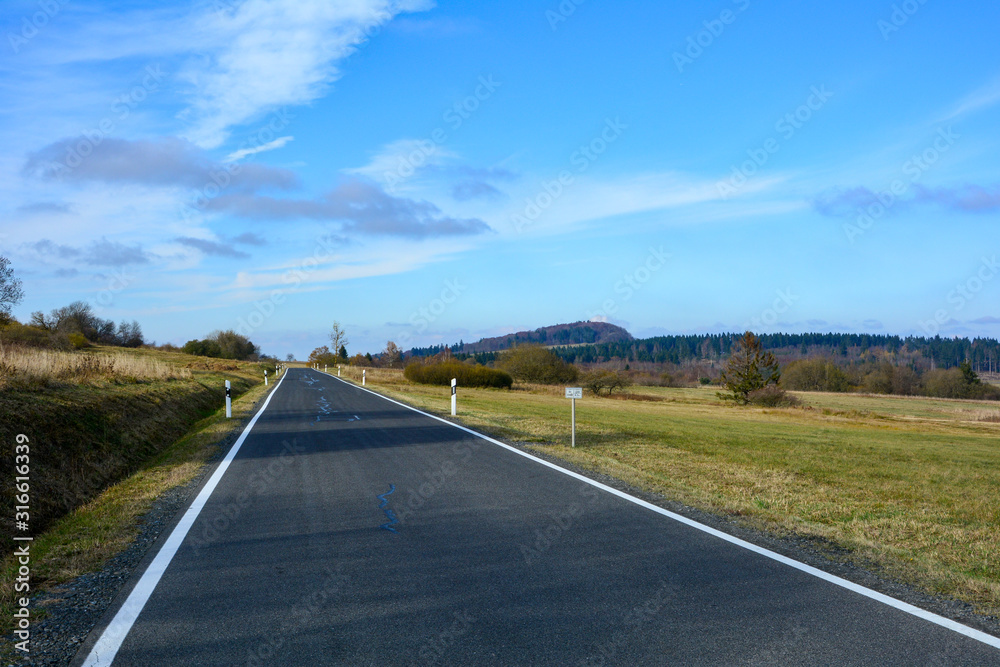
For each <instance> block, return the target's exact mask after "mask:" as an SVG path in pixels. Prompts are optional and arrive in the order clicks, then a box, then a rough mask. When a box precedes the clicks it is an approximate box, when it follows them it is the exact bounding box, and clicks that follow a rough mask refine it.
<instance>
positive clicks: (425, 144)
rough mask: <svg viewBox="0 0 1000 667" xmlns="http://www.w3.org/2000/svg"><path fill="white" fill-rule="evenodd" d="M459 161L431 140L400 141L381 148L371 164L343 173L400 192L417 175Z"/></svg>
mask: <svg viewBox="0 0 1000 667" xmlns="http://www.w3.org/2000/svg"><path fill="white" fill-rule="evenodd" d="M457 158H458V155H456V154H455V153H453V152H451V151H449V150H448V149H447V148H445V147H444V146H442V145H441V144H439V143H436V142H434V141H432V140H431V139H399V140H397V141H393V142H391V143H388V144H386V145H384V146H382V148H380V149H379V150H378V152H376V153H375V154H374V155H372V156H371V159H369V160H368V164H366V165H364V166H362V167H355V168H353V169H345V170H344V172H345V173H348V174H354V175H358V176H364V177H366V178H369V179H371V180H373V181H375V182H376V183H378V184H379V185H381V186H382V187H385V188H390V189H391V190H392V191H398V190H401V189H406V188H401V187H400V186H401V185H403V184H404V183H406V182H407V181H410V180H411V179H412V178H413V177H414V176H415V175H416V174H417V172H419V171H422V170H426V169H427V168H428V167H432V166H440V165H443V164H445V163H447V162H449V161H451V160H454V159H457ZM414 184H415V183H414Z"/></svg>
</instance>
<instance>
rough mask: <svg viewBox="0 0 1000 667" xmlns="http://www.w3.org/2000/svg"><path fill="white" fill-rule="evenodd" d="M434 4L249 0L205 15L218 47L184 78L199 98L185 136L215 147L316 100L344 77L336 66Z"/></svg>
mask: <svg viewBox="0 0 1000 667" xmlns="http://www.w3.org/2000/svg"><path fill="white" fill-rule="evenodd" d="M430 6H431V5H430V4H428V3H427V2H418V1H414V0H409V1H402V2H391V1H386V0H354V1H353V2H336V3H331V2H328V1H325V0H313V1H311V2H309V1H303V0H246V2H243V3H242V4H239V5H237V6H236V7H235V8H233V9H232V10H231V11H219V12H216V11H211V12H207V13H205V14H203V15H202V16H201V17H200V20H199V21H198V25H197V33H198V35H199V36H200V37H204V38H205V39H208V40H210V43H214V44H215V45H216V48H215V49H213V50H211V51H209V52H208V55H207V57H199V58H197V59H193V60H192V61H191V62H189V63H188V66H187V67H186V68H185V70H184V71H183V73H182V77H183V78H184V79H185V80H186V82H187V83H188V84H189V85H190V87H191V90H192V91H193V93H192V94H193V96H194V100H193V101H192V103H191V105H190V106H189V108H188V109H186V110H185V111H184V112H183V113H182V116H181V117H182V119H184V120H186V121H188V122H189V123H190V124H191V129H190V130H189V131H188V132H187V133H186V136H187V138H189V139H190V140H191V141H193V142H194V143H197V144H198V145H201V146H204V147H215V146H218V145H220V144H221V143H223V142H224V141H225V140H226V138H227V137H228V135H229V129H230V128H231V127H233V126H234V125H239V124H243V123H247V122H251V121H252V120H253V119H254V118H256V117H259V116H260V115H261V114H263V113H266V112H267V111H269V110H271V109H275V108H278V107H281V106H285V105H301V104H307V103H309V102H312V101H313V100H316V99H318V98H319V97H321V96H322V95H323V94H324V93H325V91H326V89H327V88H328V86H329V85H330V84H331V83H332V82H333V81H335V80H336V79H338V78H340V76H341V70H340V69H339V66H338V63H340V61H342V60H344V59H345V58H346V57H347V56H349V55H350V54H351V53H353V52H354V51H355V50H356V49H357V48H358V47H359V46H360V45H362V44H363V43H364V42H365V41H367V39H368V35H369V34H374V31H375V30H376V29H377V28H380V27H381V26H382V25H384V24H386V23H388V22H389V21H390V20H392V18H393V17H394V16H396V15H397V14H399V13H401V12H409V11H422V10H425V9H428V8H430ZM199 51H200V53H204V49H203V48H202V49H199Z"/></svg>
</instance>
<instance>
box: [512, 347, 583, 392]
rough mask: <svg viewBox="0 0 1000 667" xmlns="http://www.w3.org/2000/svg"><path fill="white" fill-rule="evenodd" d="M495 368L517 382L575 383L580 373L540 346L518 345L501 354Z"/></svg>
mask: <svg viewBox="0 0 1000 667" xmlns="http://www.w3.org/2000/svg"><path fill="white" fill-rule="evenodd" d="M496 367H497V368H499V369H500V370H503V371H506V372H507V373H510V375H511V377H513V378H514V379H515V380H517V381H519V382H536V383H538V384H566V383H569V382H576V379H577V378H578V377H579V375H580V372H579V371H578V370H577V369H576V367H575V366H571V365H570V364H568V363H566V362H565V361H563V360H562V359H561V358H560V357H559V355H557V354H556V353H555V352H553V351H552V350H549V349H547V348H544V347H542V346H541V345H518V346H517V347H515V348H512V349H510V350H506V351H505V352H501V353H500V355H499V356H498V357H497V360H496Z"/></svg>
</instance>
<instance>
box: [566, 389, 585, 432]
mask: <svg viewBox="0 0 1000 667" xmlns="http://www.w3.org/2000/svg"><path fill="white" fill-rule="evenodd" d="M566 398H568V399H570V400H571V402H572V407H571V408H570V410H571V413H570V414H571V415H572V416H571V423H572V426H571V428H572V433H573V435H572V436H571V438H572V439H571V440H570V447H576V399H578V398H583V387H566Z"/></svg>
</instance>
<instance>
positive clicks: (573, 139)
mask: <svg viewBox="0 0 1000 667" xmlns="http://www.w3.org/2000/svg"><path fill="white" fill-rule="evenodd" d="M164 5H165V3H153V2H139V1H125V0H122V1H119V2H86V3H84V2H74V1H72V0H68V1H67V0H42V1H40V2H39V1H38V0H35V1H32V2H21V1H19V0H17V1H11V0H8V1H6V2H4V3H3V5H2V7H0V27H2V37H3V39H2V44H0V94H2V98H3V100H4V104H3V105H0V137H2V140H3V142H4V144H5V146H6V148H7V150H5V151H3V154H2V155H0V176H2V177H0V191H2V200H0V201H2V203H0V254H3V255H4V256H6V257H8V258H9V259H10V260H11V261H12V263H13V266H14V268H15V271H16V272H17V274H18V275H19V276H20V277H21V278H22V279H23V282H24V287H25V292H26V298H25V299H24V302H23V303H22V304H21V305H20V306H18V307H17V308H16V309H15V314H16V315H17V316H19V317H20V318H22V319H26V318H27V317H28V315H29V313H30V312H32V311H34V310H44V311H48V310H50V309H52V308H55V307H58V306H62V305H65V304H66V303H68V302H70V301H73V300H78V299H82V300H86V301H88V302H90V303H91V304H92V305H93V306H94V309H95V311H96V312H97V313H98V314H99V315H101V316H102V317H105V318H111V319H115V320H121V319H133V318H135V319H138V320H139V321H140V322H141V323H142V325H143V327H144V331H145V333H146V336H147V338H149V339H155V340H156V341H157V342H160V343H163V342H168V341H169V342H173V343H178V344H182V343H183V342H185V341H186V340H189V339H191V338H198V337H203V336H205V335H206V334H208V333H209V332H211V331H212V330H215V329H225V328H236V329H240V330H243V331H244V332H245V333H248V334H249V335H250V337H251V339H252V340H254V341H255V342H257V343H258V344H260V345H261V346H262V348H263V349H264V351H265V352H268V353H271V354H277V355H280V356H284V355H285V354H287V353H294V354H296V355H297V356H298V357H299V358H304V357H305V355H307V354H308V352H309V351H310V350H311V349H312V348H314V347H316V346H318V345H321V344H323V343H324V342H325V334H326V332H327V331H328V330H329V327H330V324H331V323H332V322H333V321H334V320H338V321H339V322H340V323H341V324H342V325H344V326H345V328H346V329H347V332H348V337H349V339H350V341H351V345H350V346H349V348H350V352H351V353H354V352H368V351H370V352H378V351H380V350H381V349H383V348H384V346H385V343H386V341H387V340H394V341H396V342H398V343H400V344H401V345H403V346H404V347H410V346H413V345H430V344H436V343H451V342H456V341H458V340H460V339H464V340H466V341H469V340H476V339H478V338H480V337H483V336H489V335H497V334H500V333H506V332H509V331H514V330H520V329H533V328H536V327H539V326H544V325H548V324H555V323H560V322H570V321H577V320H584V319H606V320H607V321H610V322H613V323H616V324H620V325H622V326H625V327H626V328H628V329H629V331H631V332H632V333H633V334H634V335H637V336H649V335H657V334H663V333H702V332H719V331H734V330H741V329H744V328H752V329H754V330H756V331H790V332H800V331H823V332H826V331H855V332H871V333H893V334H901V335H907V334H918V335H926V334H928V333H931V334H933V333H938V332H939V333H941V335H947V336H951V335H965V336H989V337H997V336H998V335H1000V307H998V299H997V296H998V294H1000V279H996V278H997V277H998V276H997V274H998V273H1000V267H998V266H997V264H996V258H997V255H998V254H1000V229H998V226H997V223H998V221H1000V163H998V162H997V159H996V158H997V155H998V154H1000V151H998V149H1000V49H997V47H996V30H995V29H996V26H997V25H1000V5H996V4H995V3H987V2H984V1H983V2H966V3H943V2H939V1H936V0H925V1H924V2H920V1H919V0H908V1H907V2H901V3H895V4H894V3H892V2H885V3H879V2H844V3H825V4H820V5H816V6H812V5H813V3H793V2H772V3H763V2H758V1H757V0H721V1H718V2H707V3H697V4H695V3H680V2H662V1H661V2H632V3H628V4H622V3H600V2H594V1H592V0H587V1H574V0H564V1H563V2H561V3H560V2H556V1H550V2H518V3H483V2H438V3H433V2H424V1H422V0H404V1H401V2H385V1H384V0H354V1H352V2H320V1H316V2H310V1H305V0H245V1H239V0H211V1H198V2H183V1H182V2H177V3H169V6H164Z"/></svg>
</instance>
